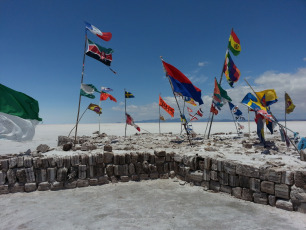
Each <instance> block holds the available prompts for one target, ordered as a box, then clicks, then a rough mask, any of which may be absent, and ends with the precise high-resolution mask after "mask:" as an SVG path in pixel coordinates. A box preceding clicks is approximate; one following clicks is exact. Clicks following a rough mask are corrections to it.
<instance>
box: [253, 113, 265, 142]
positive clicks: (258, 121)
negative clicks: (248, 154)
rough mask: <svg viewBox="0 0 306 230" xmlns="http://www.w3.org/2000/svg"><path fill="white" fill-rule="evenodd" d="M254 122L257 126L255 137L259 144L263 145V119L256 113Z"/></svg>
mask: <svg viewBox="0 0 306 230" xmlns="http://www.w3.org/2000/svg"><path fill="white" fill-rule="evenodd" d="M255 116H256V117H255V122H256V124H257V136H258V138H259V140H260V142H261V143H263V144H265V132H264V121H265V119H264V117H263V116H262V115H261V114H258V113H256V115H255Z"/></svg>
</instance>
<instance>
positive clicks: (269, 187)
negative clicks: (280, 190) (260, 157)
mask: <svg viewBox="0 0 306 230" xmlns="http://www.w3.org/2000/svg"><path fill="white" fill-rule="evenodd" d="M260 190H261V192H265V193H269V194H271V195H274V191H275V190H274V183H273V182H270V181H262V182H261V185H260Z"/></svg>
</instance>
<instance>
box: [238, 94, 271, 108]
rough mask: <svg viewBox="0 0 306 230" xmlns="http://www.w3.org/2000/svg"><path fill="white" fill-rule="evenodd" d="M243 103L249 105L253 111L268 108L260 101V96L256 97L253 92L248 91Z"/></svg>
mask: <svg viewBox="0 0 306 230" xmlns="http://www.w3.org/2000/svg"><path fill="white" fill-rule="evenodd" d="M241 103H242V104H244V105H246V106H248V107H249V108H250V109H252V110H253V111H258V110H265V111H266V110H267V109H266V108H265V107H264V106H263V105H262V104H261V103H260V102H259V101H258V98H257V97H255V96H254V95H253V94H251V93H248V94H247V95H245V96H244V98H243V99H242V101H241Z"/></svg>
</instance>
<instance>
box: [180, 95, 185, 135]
mask: <svg viewBox="0 0 306 230" xmlns="http://www.w3.org/2000/svg"><path fill="white" fill-rule="evenodd" d="M183 100H184V107H183V114H184V115H185V99H184V97H183ZM182 131H183V130H182V123H181V134H182Z"/></svg>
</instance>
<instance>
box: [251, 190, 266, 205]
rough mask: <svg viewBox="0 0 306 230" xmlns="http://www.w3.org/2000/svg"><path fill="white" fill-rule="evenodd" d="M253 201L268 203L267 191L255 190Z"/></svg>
mask: <svg viewBox="0 0 306 230" xmlns="http://www.w3.org/2000/svg"><path fill="white" fill-rule="evenodd" d="M253 199H254V203H257V204H265V205H266V204H268V195H267V193H262V192H255V193H253Z"/></svg>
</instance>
